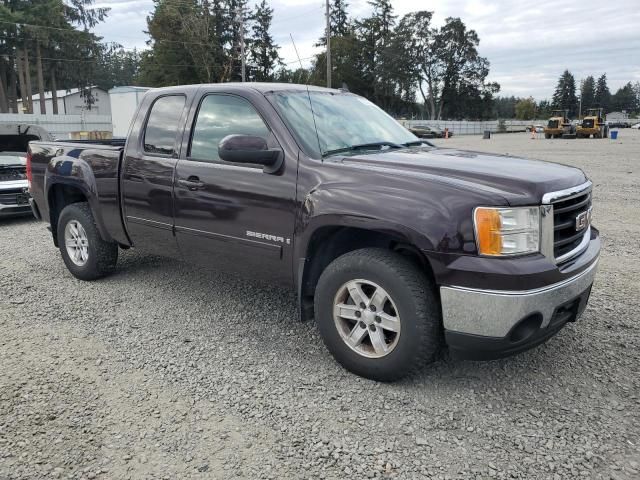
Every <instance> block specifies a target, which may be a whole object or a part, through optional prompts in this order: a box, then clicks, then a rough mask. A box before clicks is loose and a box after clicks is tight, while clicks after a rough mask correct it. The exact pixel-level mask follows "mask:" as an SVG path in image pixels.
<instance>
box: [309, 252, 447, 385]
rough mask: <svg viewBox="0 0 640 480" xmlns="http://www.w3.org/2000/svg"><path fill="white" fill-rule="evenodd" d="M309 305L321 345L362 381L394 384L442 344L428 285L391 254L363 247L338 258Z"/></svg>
mask: <svg viewBox="0 0 640 480" xmlns="http://www.w3.org/2000/svg"><path fill="white" fill-rule="evenodd" d="M314 301H315V312H316V322H317V324H318V329H319V331H320V334H321V336H322V339H323V340H324V343H325V345H326V346H327V348H328V349H329V351H330V352H331V353H332V354H333V356H334V358H335V359H336V360H337V361H338V362H339V363H340V364H341V365H342V366H343V367H344V368H346V369H347V370H349V371H351V372H353V373H355V374H356V375H360V376H362V377H365V378H369V379H372V380H378V381H385V382H388V381H394V380H399V379H400V378H402V377H404V376H406V375H408V374H410V373H412V372H413V371H415V370H417V369H419V368H421V367H422V366H424V365H425V364H427V363H429V362H430V361H432V360H433V358H434V357H435V355H436V353H437V352H438V350H439V348H440V345H441V343H442V331H441V315H440V305H439V301H438V299H437V296H436V293H435V291H434V287H433V285H432V283H431V282H430V281H429V279H428V278H427V276H426V275H425V274H424V272H422V271H421V270H420V269H418V268H417V267H416V266H415V265H414V264H412V263H411V262H410V261H409V260H408V259H407V258H405V257H403V256H402V255H400V254H398V253H395V252H391V251H388V250H383V249H377V248H366V249H362V250H356V251H353V252H350V253H347V254H345V255H342V256H341V257H338V258H337V259H336V260H334V261H333V262H332V263H331V264H330V265H329V266H328V267H327V268H326V269H325V270H324V272H323V273H322V275H321V276H320V279H319V280H318V285H317V287H316V293H315V299H314Z"/></svg>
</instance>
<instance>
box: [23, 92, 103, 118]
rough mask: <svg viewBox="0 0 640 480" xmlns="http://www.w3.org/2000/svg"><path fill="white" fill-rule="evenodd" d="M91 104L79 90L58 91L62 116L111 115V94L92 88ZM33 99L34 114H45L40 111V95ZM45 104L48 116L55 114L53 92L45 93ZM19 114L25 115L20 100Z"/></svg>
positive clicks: (86, 96) (59, 112)
mask: <svg viewBox="0 0 640 480" xmlns="http://www.w3.org/2000/svg"><path fill="white" fill-rule="evenodd" d="M88 92H90V95H91V102H90V101H89V96H88V95H83V94H81V92H80V89H78V88H72V89H70V90H58V91H57V92H56V96H57V97H58V98H57V99H58V114H60V115H81V114H89V115H111V102H110V101H109V93H108V92H107V91H106V90H103V89H101V88H97V87H91V89H89V90H88V91H87V93H88ZM32 98H33V113H45V112H41V111H40V95H39V94H37V93H36V94H35V95H33V96H32ZM44 102H45V108H46V113H47V114H52V113H53V97H52V94H51V92H45V94H44ZM18 113H25V111H24V109H23V106H22V100H18Z"/></svg>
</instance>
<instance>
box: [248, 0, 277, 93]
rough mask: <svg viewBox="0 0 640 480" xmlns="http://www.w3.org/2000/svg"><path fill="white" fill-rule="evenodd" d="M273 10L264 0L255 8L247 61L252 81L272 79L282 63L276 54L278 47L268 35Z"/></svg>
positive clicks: (269, 34)
mask: <svg viewBox="0 0 640 480" xmlns="http://www.w3.org/2000/svg"><path fill="white" fill-rule="evenodd" d="M272 18H273V9H272V8H270V7H269V6H268V5H267V2H266V0H262V2H261V3H260V4H259V5H257V6H256V8H255V11H254V14H253V17H252V19H253V25H252V27H251V38H250V49H249V59H250V65H251V68H250V70H251V72H250V73H251V74H250V77H251V79H252V80H254V81H258V82H266V81H269V80H271V79H273V75H274V72H275V70H276V67H277V66H278V65H280V64H281V63H282V61H281V59H280V55H279V54H278V48H279V47H278V45H276V44H275V43H274V41H273V36H272V35H271V33H269V28H270V27H271V20H272Z"/></svg>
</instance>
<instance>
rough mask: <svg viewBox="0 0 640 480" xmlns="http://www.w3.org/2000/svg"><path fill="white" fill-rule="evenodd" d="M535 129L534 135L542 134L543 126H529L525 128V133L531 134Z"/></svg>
mask: <svg viewBox="0 0 640 480" xmlns="http://www.w3.org/2000/svg"><path fill="white" fill-rule="evenodd" d="M534 128H535V130H536V133H544V125H529V126H527V127H526V128H525V130H526V131H527V132H531V130H533V129H534Z"/></svg>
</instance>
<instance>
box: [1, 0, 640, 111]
mask: <svg viewBox="0 0 640 480" xmlns="http://www.w3.org/2000/svg"><path fill="white" fill-rule="evenodd" d="M368 3H369V5H370V6H371V14H370V15H369V16H366V17H363V18H355V17H353V16H351V15H350V13H349V4H348V3H347V1H346V0H331V4H330V26H331V39H330V41H331V51H332V66H333V68H332V83H333V86H338V87H345V88H347V89H349V90H350V91H352V92H354V93H357V94H360V95H363V96H365V97H366V98H369V99H371V100H372V101H374V102H375V103H377V104H378V105H380V106H381V107H382V108H384V109H385V110H386V111H388V112H389V113H391V114H393V115H396V116H400V117H408V118H409V117H413V118H415V117H419V118H431V119H441V118H447V119H478V120H483V119H493V118H522V119H532V118H545V117H548V116H549V115H550V113H551V110H552V109H554V108H561V109H568V110H569V111H570V116H576V115H577V113H578V110H579V105H580V99H582V108H583V110H585V109H587V108H595V107H602V108H604V109H605V111H613V110H627V111H630V112H633V111H638V110H640V84H638V82H636V84H635V85H632V84H631V83H628V84H626V85H624V86H623V87H621V88H620V89H619V90H618V91H617V92H616V93H614V94H612V93H611V92H610V91H609V88H608V86H607V78H606V74H603V75H602V76H600V77H599V78H598V79H597V80H596V79H595V78H594V77H593V76H588V77H587V78H585V79H584V80H582V81H581V82H580V86H579V87H577V86H576V81H575V78H574V76H573V75H572V74H571V73H570V72H569V71H565V72H564V73H563V74H562V75H561V76H560V78H559V80H558V84H557V87H556V90H555V93H554V95H553V97H552V99H550V100H542V101H540V102H536V101H535V100H534V99H533V98H517V97H513V96H511V97H497V96H496V95H497V93H498V92H499V90H500V86H499V85H498V84H497V83H495V82H488V81H487V77H488V75H489V67H490V64H489V61H488V60H487V59H486V58H484V57H482V56H481V55H480V54H479V53H478V46H479V43H480V39H479V37H478V34H477V32H475V31H474V30H473V29H469V28H468V27H467V26H466V25H465V24H464V22H463V21H462V20H461V19H460V18H455V17H450V18H447V19H446V20H445V23H444V25H442V26H435V25H434V24H433V12H431V11H428V10H421V11H416V12H412V13H409V14H406V15H404V16H402V17H399V16H398V15H396V14H395V13H394V9H393V5H392V4H391V0H370V1H369V2H368ZM108 13H109V10H108V9H106V8H97V7H95V5H94V0H0V32H1V33H0V112H8V111H13V112H16V111H17V109H18V100H21V103H22V108H23V110H24V111H25V112H27V113H31V112H33V111H34V109H33V95H34V94H35V93H39V94H40V95H39V96H40V109H41V111H42V112H45V111H46V106H45V102H44V95H43V94H44V91H45V90H47V91H51V92H52V93H53V98H54V101H53V105H52V110H53V111H52V112H49V113H57V101H56V100H55V96H56V95H55V92H56V90H61V89H71V88H79V89H80V91H81V94H82V95H83V96H84V97H85V104H86V105H87V106H88V107H89V108H90V107H91V104H92V98H91V88H90V87H91V86H97V87H101V88H104V89H109V88H112V87H114V86H119V85H143V86H149V87H161V86H167V85H180V84H191V83H210V82H230V81H240V80H241V75H242V72H241V50H242V49H244V52H245V59H246V68H245V78H246V80H247V81H278V82H292V83H309V84H313V85H325V84H326V82H327V78H326V55H325V50H324V49H322V50H321V52H320V53H318V54H317V55H314V56H313V57H311V58H307V59H303V60H311V66H310V67H307V68H303V67H302V66H301V65H299V63H298V61H294V62H291V63H290V64H288V65H287V64H285V63H284V62H283V60H282V58H281V57H280V53H279V49H280V46H279V45H277V44H276V43H275V40H274V37H273V34H272V32H271V30H272V23H273V19H274V12H273V9H272V8H271V7H270V6H269V4H268V3H267V0H261V2H260V3H258V4H255V5H254V6H253V7H251V8H250V7H249V6H248V0H154V8H153V11H152V12H151V14H150V15H149V16H148V17H147V33H148V35H149V40H148V41H147V45H148V48H147V49H144V50H143V51H137V50H135V49H126V48H123V47H122V46H121V45H119V44H116V43H105V42H102V39H101V38H100V37H98V36H96V35H95V34H94V33H92V31H91V30H92V29H93V28H94V27H95V26H96V25H97V24H98V23H100V22H102V21H104V20H105V19H106V17H107V15H108ZM318 13H319V12H318ZM326 41H327V40H326V38H325V36H324V35H323V36H322V37H321V38H319V39H318V41H317V46H325V45H326Z"/></svg>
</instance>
